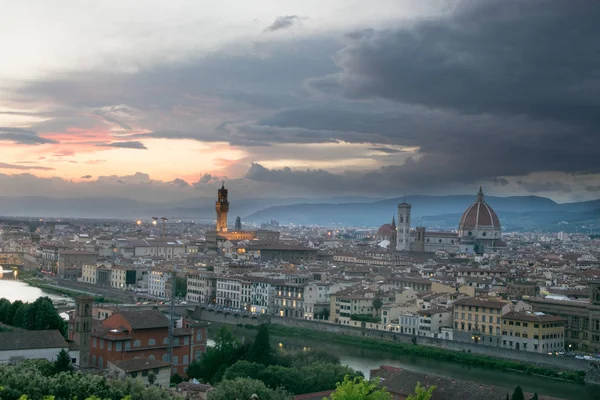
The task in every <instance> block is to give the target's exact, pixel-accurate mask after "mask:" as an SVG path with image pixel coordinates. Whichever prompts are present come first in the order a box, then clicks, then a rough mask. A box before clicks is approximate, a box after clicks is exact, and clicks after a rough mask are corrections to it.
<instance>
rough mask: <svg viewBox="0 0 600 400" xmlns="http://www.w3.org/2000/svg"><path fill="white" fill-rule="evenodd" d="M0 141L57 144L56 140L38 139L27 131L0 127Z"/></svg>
mask: <svg viewBox="0 0 600 400" xmlns="http://www.w3.org/2000/svg"><path fill="white" fill-rule="evenodd" d="M0 141H8V142H13V143H17V144H46V143H58V142H57V141H56V140H52V139H46V138H43V137H40V136H39V135H38V134H37V132H34V131H32V130H29V129H22V128H11V127H0Z"/></svg>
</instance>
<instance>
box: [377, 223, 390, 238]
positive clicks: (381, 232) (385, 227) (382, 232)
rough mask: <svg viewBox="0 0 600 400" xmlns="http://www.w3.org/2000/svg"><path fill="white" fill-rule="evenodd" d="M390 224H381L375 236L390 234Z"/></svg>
mask: <svg viewBox="0 0 600 400" xmlns="http://www.w3.org/2000/svg"><path fill="white" fill-rule="evenodd" d="M392 232H393V230H392V226H391V225H390V224H383V225H381V226H380V227H379V230H378V231H377V236H390V235H391V234H392Z"/></svg>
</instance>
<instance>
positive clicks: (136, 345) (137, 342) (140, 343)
mask: <svg viewBox="0 0 600 400" xmlns="http://www.w3.org/2000/svg"><path fill="white" fill-rule="evenodd" d="M141 345H142V342H140V341H139V340H136V341H135V342H133V347H140V346H141Z"/></svg>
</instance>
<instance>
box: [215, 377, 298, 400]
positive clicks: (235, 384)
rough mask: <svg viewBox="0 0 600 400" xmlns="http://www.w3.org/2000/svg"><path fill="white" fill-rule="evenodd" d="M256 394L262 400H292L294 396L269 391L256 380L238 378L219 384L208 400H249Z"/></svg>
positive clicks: (281, 390) (277, 390) (279, 391)
mask: <svg viewBox="0 0 600 400" xmlns="http://www.w3.org/2000/svg"><path fill="white" fill-rule="evenodd" d="M253 394H256V395H257V396H258V398H259V399H260V400H291V398H292V396H291V395H290V394H289V393H287V392H286V391H284V390H283V389H269V388H268V387H267V386H266V385H265V384H264V383H262V382H261V381H259V380H256V379H248V378H237V379H234V380H231V381H230V380H225V381H223V382H221V383H219V384H218V385H217V386H216V387H215V389H214V390H211V391H210V392H208V400H232V399H239V400H247V399H250V397H251V396H252V395H253Z"/></svg>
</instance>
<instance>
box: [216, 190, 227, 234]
mask: <svg viewBox="0 0 600 400" xmlns="http://www.w3.org/2000/svg"><path fill="white" fill-rule="evenodd" d="M215 208H216V210H217V232H227V212H228V211H229V201H228V200H227V189H225V182H223V185H222V186H221V189H219V191H218V197H217V203H216V205H215Z"/></svg>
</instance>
